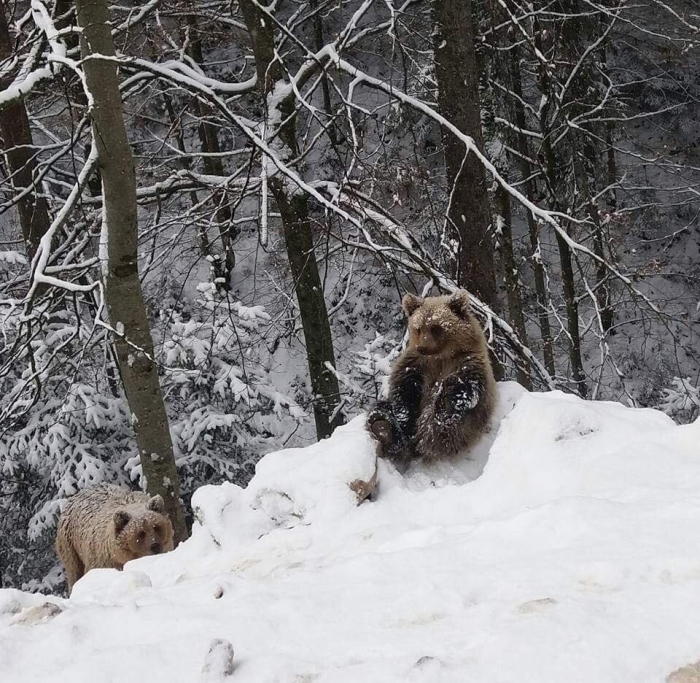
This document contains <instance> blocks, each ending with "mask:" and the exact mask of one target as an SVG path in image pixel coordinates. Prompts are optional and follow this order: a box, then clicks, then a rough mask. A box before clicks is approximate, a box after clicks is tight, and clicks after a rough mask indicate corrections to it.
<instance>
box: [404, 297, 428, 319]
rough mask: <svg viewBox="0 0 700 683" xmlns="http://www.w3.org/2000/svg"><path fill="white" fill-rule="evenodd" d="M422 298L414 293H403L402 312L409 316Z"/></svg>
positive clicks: (419, 305)
mask: <svg viewBox="0 0 700 683" xmlns="http://www.w3.org/2000/svg"><path fill="white" fill-rule="evenodd" d="M422 305H423V299H422V298H421V297H419V296H416V295H415V294H405V295H404V297H403V300H402V301H401V307H402V308H403V310H404V313H405V314H406V315H407V316H408V317H409V318H410V317H411V316H412V315H413V314H414V313H415V312H416V311H417V310H418V309H419V308H420V307H421V306H422Z"/></svg>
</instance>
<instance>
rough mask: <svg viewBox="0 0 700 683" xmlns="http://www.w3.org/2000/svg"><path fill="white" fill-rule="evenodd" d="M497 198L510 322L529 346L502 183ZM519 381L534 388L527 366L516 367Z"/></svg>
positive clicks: (508, 208)
mask: <svg viewBox="0 0 700 683" xmlns="http://www.w3.org/2000/svg"><path fill="white" fill-rule="evenodd" d="M496 200H497V202H498V210H499V215H500V219H501V220H500V221H499V228H500V234H499V238H500V242H501V258H502V259H503V279H504V280H505V285H506V296H507V298H508V313H509V314H510V322H511V325H512V326H513V329H514V330H515V333H516V334H517V335H518V338H519V339H520V341H521V342H522V343H523V344H524V345H525V346H527V345H528V341H527V328H526V327H525V314H524V313H523V301H522V298H521V297H520V286H519V283H518V279H519V278H518V266H517V264H516V262H515V254H514V251H513V230H512V227H511V225H512V220H513V215H512V210H511V203H510V194H509V193H508V192H506V191H505V190H504V189H503V187H501V186H500V185H499V186H498V189H497V190H496ZM516 373H517V378H518V382H520V384H522V385H523V386H524V387H525V388H526V389H532V381H531V379H530V375H529V373H528V371H527V369H526V368H525V367H521V366H518V367H517V368H516Z"/></svg>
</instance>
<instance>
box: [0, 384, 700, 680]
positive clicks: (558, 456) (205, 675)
mask: <svg viewBox="0 0 700 683" xmlns="http://www.w3.org/2000/svg"><path fill="white" fill-rule="evenodd" d="M500 388H501V405H500V408H499V415H498V420H496V423H495V424H494V428H493V431H492V433H491V434H490V435H489V436H488V438H486V439H485V440H484V443H483V444H481V446H480V447H479V448H478V449H477V452H476V453H475V454H473V457H472V459H471V460H463V461H462V462H460V463H457V464H455V465H454V466H448V465H443V466H441V467H435V468H433V469H432V470H430V469H426V468H416V469H413V470H411V471H409V472H407V473H405V474H404V475H400V474H398V473H397V472H396V471H395V470H394V469H393V468H392V467H390V466H389V465H387V464H385V463H380V464H379V483H378V487H377V489H376V491H375V494H374V495H373V496H372V499H371V500H367V501H365V502H364V503H362V504H361V505H359V507H358V506H357V504H356V496H355V494H354V493H353V491H352V490H351V489H350V487H349V486H348V484H349V483H350V482H353V481H357V480H366V479H367V478H371V476H372V474H373V472H374V459H373V454H372V447H371V443H370V442H369V440H368V438H367V437H366V436H365V434H364V432H363V428H362V418H357V419H355V420H354V421H353V422H352V423H350V424H349V425H347V426H346V427H343V428H341V429H339V430H337V431H336V433H335V435H334V436H333V437H332V438H331V439H329V440H327V441H325V442H323V443H321V444H317V445H314V446H311V447H308V448H305V449H299V450H288V451H283V452H281V453H275V454H271V455H269V456H267V457H265V458H264V459H263V460H262V461H261V462H260V464H259V465H258V470H257V474H256V476H255V478H254V479H253V481H252V482H251V484H250V485H249V486H248V488H247V489H241V488H239V487H236V486H234V485H231V484H228V485H223V486H218V487H206V488H203V489H200V490H199V491H198V492H197V494H196V495H195V498H194V504H195V506H196V508H197V518H198V520H199V523H198V525H197V526H196V528H195V529H194V533H193V537H192V538H191V539H190V540H189V541H188V542H187V543H185V544H184V545H182V546H181V547H180V548H178V549H177V550H176V551H174V552H172V553H170V554H168V555H165V556H160V557H156V558H146V559H144V560H139V561H137V562H133V563H130V564H129V565H127V568H126V570H125V571H124V572H123V573H119V572H116V571H112V570H96V571H94V572H91V573H90V574H88V575H87V576H86V577H84V578H83V579H82V580H81V581H80V582H79V583H78V584H77V585H76V588H75V590H74V595H73V598H72V599H71V600H63V599H60V598H51V597H49V598H47V597H46V596H39V595H30V594H26V593H20V592H18V591H14V590H4V591H0V681H1V682H2V683H30V682H32V683H33V682H35V681H36V682H41V683H50V682H54V681H55V682H58V681H66V682H70V683H83V682H84V683H94V682H95V681H99V682H100V683H102V682H104V683H107V682H112V681H114V682H115V683H117V682H118V683H122V682H123V683H158V682H160V681H163V682H164V683H166V682H167V683H177V682H179V681H182V682H183V683H185V682H186V683H193V682H198V681H208V682H209V681H220V680H225V679H226V672H227V671H230V670H231V668H232V674H231V677H230V680H231V681H240V682H241V683H253V682H254V683H273V682H280V683H345V682H348V683H349V682H352V683H359V682H363V683H364V682H377V683H389V682H394V681H396V682H398V681H402V682H403V681H409V682H412V681H426V682H428V681H429V682H441V681H445V682H452V681H454V682H455V683H457V682H459V683H465V682H468V683H482V682H483V683H501V682H503V683H505V682H508V683H525V682H529V681H532V682H533V683H549V682H551V683H578V682H585V683H606V682H609V683H626V682H629V683H646V682H649V683H652V682H655V683H658V682H663V681H666V680H668V681H669V682H670V683H693V682H695V683H697V682H698V681H700V668H697V669H695V668H693V666H692V665H693V664H694V663H695V662H697V661H698V660H700V542H699V541H698V539H699V538H700V421H699V422H696V423H695V424H692V425H688V426H681V427H679V426H675V425H674V423H673V422H672V421H671V420H670V419H669V418H668V417H666V416H665V415H663V414H661V413H659V412H655V411H652V410H638V409H631V408H625V407H623V406H621V405H619V404H615V403H601V402H595V403H592V402H585V401H582V400H580V399H578V398H576V397H573V396H567V395H564V394H561V393H546V394H527V393H525V392H524V391H523V390H522V389H519V388H518V387H517V385H514V384H502V385H500ZM47 601H48V602H49V604H48V605H47V604H45V603H47ZM54 605H55V607H54ZM231 650H233V651H235V655H234V657H233V666H232V667H231V665H230V661H229V658H230V654H231ZM683 667H687V668H685V669H683V670H682V671H678V670H679V669H682V668H683ZM674 671H675V672H676V673H673V672H674ZM694 671H695V673H696V674H697V676H696V677H693V676H694V675H695V674H694V673H693V672H694Z"/></svg>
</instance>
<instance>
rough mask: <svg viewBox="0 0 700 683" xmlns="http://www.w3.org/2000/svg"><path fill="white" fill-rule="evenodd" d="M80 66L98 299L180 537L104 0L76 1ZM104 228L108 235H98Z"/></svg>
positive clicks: (152, 485)
mask: <svg viewBox="0 0 700 683" xmlns="http://www.w3.org/2000/svg"><path fill="white" fill-rule="evenodd" d="M76 7H77V17H78V24H79V25H80V27H81V28H82V34H81V39H80V46H81V52H82V57H83V60H84V61H83V68H84V70H85V77H86V80H87V86H88V88H89V90H90V92H91V94H92V96H93V98H94V104H93V106H92V109H91V111H90V115H91V119H92V127H93V132H94V138H95V143H96V145H97V151H98V155H99V166H100V170H101V173H102V188H103V196H104V205H103V211H104V214H103V235H102V239H103V240H105V239H106V255H107V260H106V263H103V273H104V286H105V299H106V302H107V310H108V314H109V319H110V322H111V324H112V326H113V327H114V328H115V330H116V340H115V346H116V349H117V356H118V360H119V368H120V372H121V377H122V382H123V384H124V390H125V393H126V397H127V400H128V402H129V408H130V410H131V413H132V415H133V421H134V428H135V431H136V440H137V444H138V449H139V456H140V459H141V467H142V469H143V474H144V475H145V477H146V488H147V490H148V492H149V493H150V494H152V495H156V494H159V495H161V496H163V500H164V501H165V508H166V511H167V513H168V515H169V516H170V519H171V521H172V524H173V528H174V530H175V538H176V540H177V541H182V540H184V539H185V538H186V537H187V527H186V525H185V518H184V514H183V510H182V504H181V502H180V480H179V475H178V472H177V467H176V465H175V457H174V454H173V446H172V440H171V437H170V429H169V425H168V418H167V415H166V412H165V405H164V403H163V395H162V393H161V389H160V384H159V381H158V373H157V368H156V363H155V360H154V358H153V340H152V338H151V332H150V328H149V323H148V317H147V315H146V307H145V304H144V300H143V293H142V291H141V282H140V280H139V273H138V256H137V244H138V242H137V228H138V223H137V208H136V176H135V172H134V160H133V156H132V153H131V148H130V147H129V141H128V139H127V135H126V127H125V125H124V118H123V111H122V103H121V96H120V92H119V79H118V76H117V68H116V65H115V63H114V62H112V61H108V60H104V59H99V57H97V58H93V57H92V56H93V55H96V56H97V55H107V56H110V57H111V56H114V54H115V52H114V43H113V42H112V34H111V24H110V22H109V12H108V7H107V0H77V3H76ZM104 232H106V233H107V234H106V235H105V234H104Z"/></svg>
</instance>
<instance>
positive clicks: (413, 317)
mask: <svg viewBox="0 0 700 683" xmlns="http://www.w3.org/2000/svg"><path fill="white" fill-rule="evenodd" d="M401 305H402V307H403V310H404V312H405V313H406V315H407V316H408V346H409V348H412V349H414V350H415V351H417V352H418V353H419V354H421V355H422V356H438V355H440V356H445V357H450V358H454V357H456V356H459V355H462V354H465V353H476V352H484V353H485V352H486V342H485V339H484V333H483V332H482V330H481V327H480V325H479V322H478V321H477V319H476V317H475V316H474V314H473V313H472V310H471V306H470V305H469V295H468V294H467V293H466V292H465V291H461V290H460V291H457V292H455V293H454V294H451V295H450V296H433V297H427V298H425V299H423V298H422V297H419V296H416V295H415V294H406V295H405V296H404V298H403V301H402V302H401Z"/></svg>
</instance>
